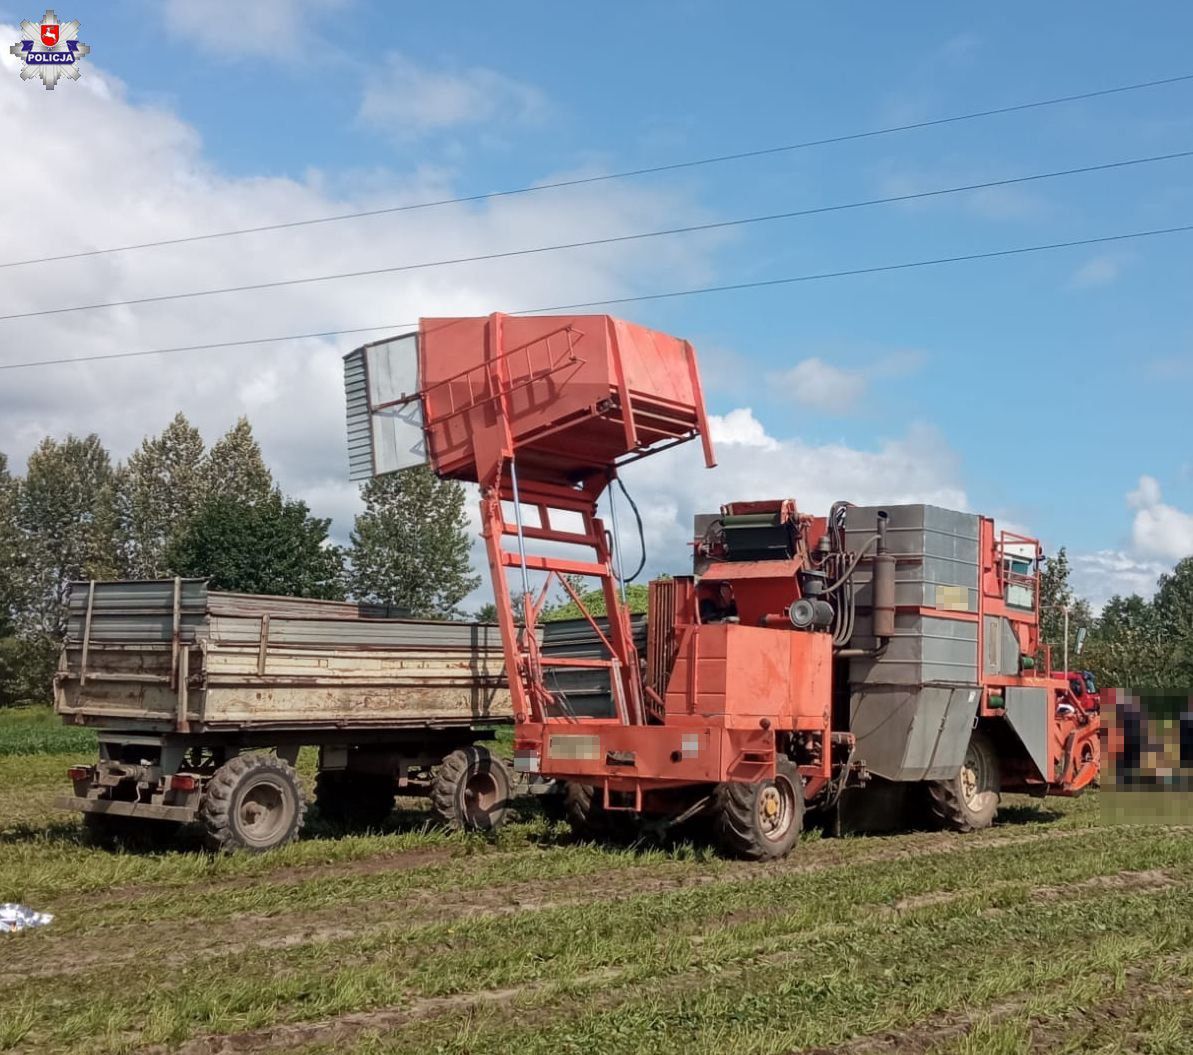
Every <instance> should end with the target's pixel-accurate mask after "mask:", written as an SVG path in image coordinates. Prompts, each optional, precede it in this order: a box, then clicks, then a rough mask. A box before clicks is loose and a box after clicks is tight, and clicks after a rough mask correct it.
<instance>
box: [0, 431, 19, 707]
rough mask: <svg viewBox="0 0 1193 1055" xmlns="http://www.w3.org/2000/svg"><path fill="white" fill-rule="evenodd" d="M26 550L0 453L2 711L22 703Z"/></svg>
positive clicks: (14, 491) (4, 457)
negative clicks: (20, 634)
mask: <svg viewBox="0 0 1193 1055" xmlns="http://www.w3.org/2000/svg"><path fill="white" fill-rule="evenodd" d="M23 549H24V546H23V540H22V538H21V533H20V530H19V529H18V527H17V482H16V481H15V480H14V479H13V478H12V476H11V474H10V473H9V471H8V457H7V455H5V454H3V453H0V707H6V706H8V705H10V704H12V703H15V702H16V701H17V700H18V699H19V694H18V691H17V685H16V681H17V678H18V671H19V664H20V641H19V639H18V638H17V636H16V629H17V624H16V618H17V611H18V609H19V608H20V605H21V600H22V598H23V596H24V593H25V587H24V567H23V560H22V557H23Z"/></svg>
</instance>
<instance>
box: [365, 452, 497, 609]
mask: <svg viewBox="0 0 1193 1055" xmlns="http://www.w3.org/2000/svg"><path fill="white" fill-rule="evenodd" d="M360 493H361V498H363V499H364V503H365V510H364V512H363V513H361V514H360V515H359V516H357V518H356V525H355V528H354V530H353V532H352V539H351V546H350V548H349V560H350V563H351V571H350V573H349V583H350V586H351V592H352V594H353V596H355V597H357V598H358V599H360V600H362V601H374V602H377V603H380V604H390V605H395V606H397V607H399V608H405V609H407V610H408V611H410V612H411V613H412V614H413V615H416V616H420V617H424V618H425V617H436V616H437V617H445V618H446V617H449V616H455V615H458V614H460V602H461V601H463V600H464V598H465V597H467V596H468V594H469V593H471V592H472V591H473V590H475V589H476V587H477V586H478V585H480V577H479V576H476V575H473V574H472V570H471V564H470V562H469V548H470V547H469V538H468V517H467V515H466V514H465V512H464V500H465V492H464V488H463V486H461V485H460V484H459V483H457V482H456V481H454V480H440V479H439V478H438V477H436V476H435V475H434V473H432V472H431V471H430V470H429V469H426V468H422V467H419V468H413V469H406V470H403V471H402V472H400V473H393V474H390V475H389V476H381V477H375V478H374V479H372V480H369V481H368V482H367V483H366V484H365V485H364V486H363V487H362V488H361V492H360Z"/></svg>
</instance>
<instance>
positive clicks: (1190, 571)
mask: <svg viewBox="0 0 1193 1055" xmlns="http://www.w3.org/2000/svg"><path fill="white" fill-rule="evenodd" d="M1152 609H1153V611H1154V612H1155V620H1156V623H1157V624H1158V626H1159V628H1160V633H1161V634H1162V635H1163V637H1164V638H1165V639H1166V641H1167V642H1168V646H1169V656H1168V664H1169V667H1168V670H1167V672H1166V677H1167V679H1168V680H1167V682H1166V684H1165V685H1164V686H1163V687H1165V688H1177V687H1186V688H1187V687H1188V686H1190V685H1193V557H1186V558H1185V559H1184V560H1182V561H1179V562H1178V563H1177V565H1176V567H1175V568H1173V569H1172V571H1171V572H1168V573H1166V574H1164V575H1161V576H1160V579H1159V582H1158V583H1157V584H1156V596H1155V597H1154V598H1153V600H1152Z"/></svg>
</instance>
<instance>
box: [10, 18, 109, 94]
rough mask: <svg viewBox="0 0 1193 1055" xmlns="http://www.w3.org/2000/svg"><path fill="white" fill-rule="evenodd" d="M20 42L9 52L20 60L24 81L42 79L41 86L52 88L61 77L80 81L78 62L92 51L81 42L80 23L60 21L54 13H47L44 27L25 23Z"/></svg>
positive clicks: (43, 19) (43, 20) (34, 23)
mask: <svg viewBox="0 0 1193 1055" xmlns="http://www.w3.org/2000/svg"><path fill="white" fill-rule="evenodd" d="M21 34H22V35H23V36H24V38H25V39H24V40H19V41H17V43H15V44H14V45H13V46H12V47H11V48H9V49H8V51H9V54H11V55H15V56H16V57H17V58H18V59H20V60H21V80H23V81H27V80H29V79H30V78H32V77H40V78H41V82H42V84H44V85H45V86H46V87H47V88H53V87H54V85H56V84H57V83H58V78H59V77H69V78H70V79H71V80H72V81H77V80H78V79H79V63H80V62H82V61H83V57H84V56H85V55H87V54H89V53H90V51H91V49H90V48H89V47H88V46H87V45H86V44H81V43H79V23H78V21H77V20H76V21H74V22H59V21H58V17H57V15H55V14H54V12H53V11H47V12H46V13H45V15H44V16H43V17H42V20H41V24H40V25H38V24H37V23H36V22H22V23H21Z"/></svg>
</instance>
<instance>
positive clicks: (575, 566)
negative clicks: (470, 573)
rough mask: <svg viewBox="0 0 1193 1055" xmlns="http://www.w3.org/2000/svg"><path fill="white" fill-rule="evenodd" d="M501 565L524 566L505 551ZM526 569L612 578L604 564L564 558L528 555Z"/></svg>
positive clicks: (515, 557) (517, 558) (519, 560)
mask: <svg viewBox="0 0 1193 1055" xmlns="http://www.w3.org/2000/svg"><path fill="white" fill-rule="evenodd" d="M501 563H502V564H504V565H505V566H506V567H507V568H518V567H521V565H522V559H521V557H519V556H518V554H516V553H506V552H504V551H503V552H502V554H501ZM526 567H527V568H529V569H530V570H531V571H557V572H561V573H563V574H564V575H591V576H594V577H595V578H599V579H607V578H609V577H610V573H609V569H608V568H607V567H606V566H605V565H604V564H596V563H594V562H592V561H585V560H565V559H564V558H562V557H539V556H535V555H533V554H527V556H526Z"/></svg>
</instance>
